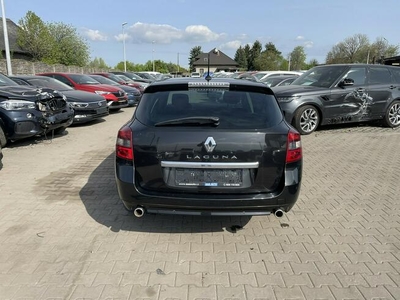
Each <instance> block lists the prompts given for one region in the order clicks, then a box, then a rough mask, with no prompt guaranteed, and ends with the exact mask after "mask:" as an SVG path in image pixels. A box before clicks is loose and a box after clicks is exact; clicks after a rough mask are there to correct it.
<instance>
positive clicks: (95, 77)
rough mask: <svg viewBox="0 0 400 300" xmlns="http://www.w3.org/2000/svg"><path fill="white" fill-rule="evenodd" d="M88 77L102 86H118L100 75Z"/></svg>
mask: <svg viewBox="0 0 400 300" xmlns="http://www.w3.org/2000/svg"><path fill="white" fill-rule="evenodd" d="M90 77H92V78H93V79H94V80H96V81H98V82H100V83H102V84H109V85H118V83H116V82H115V81H114V80H111V79H108V78H106V77H104V76H101V75H90Z"/></svg>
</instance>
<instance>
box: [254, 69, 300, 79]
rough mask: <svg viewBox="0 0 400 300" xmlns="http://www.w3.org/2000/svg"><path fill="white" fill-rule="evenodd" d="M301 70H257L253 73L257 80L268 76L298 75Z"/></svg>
mask: <svg viewBox="0 0 400 300" xmlns="http://www.w3.org/2000/svg"><path fill="white" fill-rule="evenodd" d="M301 74H303V72H299V71H258V72H255V73H254V74H253V75H254V77H255V78H256V80H257V81H262V80H263V79H265V78H267V77H269V76H289V75H291V76H300V75H301Z"/></svg>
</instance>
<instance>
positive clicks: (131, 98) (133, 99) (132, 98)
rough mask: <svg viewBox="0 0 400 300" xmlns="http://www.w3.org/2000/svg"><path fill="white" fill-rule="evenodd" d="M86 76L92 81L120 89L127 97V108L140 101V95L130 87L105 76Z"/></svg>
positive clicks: (135, 89)
mask: <svg viewBox="0 0 400 300" xmlns="http://www.w3.org/2000/svg"><path fill="white" fill-rule="evenodd" d="M88 76H90V77H92V78H93V79H94V80H96V81H98V82H100V83H102V84H109V85H113V86H116V87H119V88H120V89H123V90H124V91H125V93H126V95H127V96H128V104H129V106H136V105H137V104H138V103H139V101H140V99H141V98H142V93H141V92H140V91H139V90H138V89H137V88H134V87H132V86H128V85H124V84H119V83H118V82H116V81H114V80H111V79H109V78H107V77H105V76H102V75H96V74H88Z"/></svg>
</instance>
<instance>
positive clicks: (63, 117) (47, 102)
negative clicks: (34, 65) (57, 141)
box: [0, 74, 74, 147]
mask: <svg viewBox="0 0 400 300" xmlns="http://www.w3.org/2000/svg"><path fill="white" fill-rule="evenodd" d="M73 118H74V110H73V109H72V108H71V107H70V106H69V105H68V103H67V101H66V97H65V96H64V95H62V94H60V93H58V92H57V91H54V90H53V89H48V88H34V87H30V86H21V85H18V84H17V83H15V82H14V81H12V80H11V79H10V78H8V77H7V76H5V75H3V74H0V145H1V146H2V147H4V146H5V145H6V144H7V143H8V142H10V141H16V140H20V139H24V138H28V137H33V136H36V135H43V134H46V133H50V132H53V133H55V134H59V133H61V132H63V131H64V130H65V129H66V128H67V127H68V126H69V125H71V123H72V121H73Z"/></svg>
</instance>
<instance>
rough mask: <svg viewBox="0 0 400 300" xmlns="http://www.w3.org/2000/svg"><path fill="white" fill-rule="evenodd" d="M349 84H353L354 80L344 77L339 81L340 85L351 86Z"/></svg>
mask: <svg viewBox="0 0 400 300" xmlns="http://www.w3.org/2000/svg"><path fill="white" fill-rule="evenodd" d="M351 85H354V80H353V79H351V78H345V79H343V80H342V81H341V82H339V86H340V87H343V86H351Z"/></svg>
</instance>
